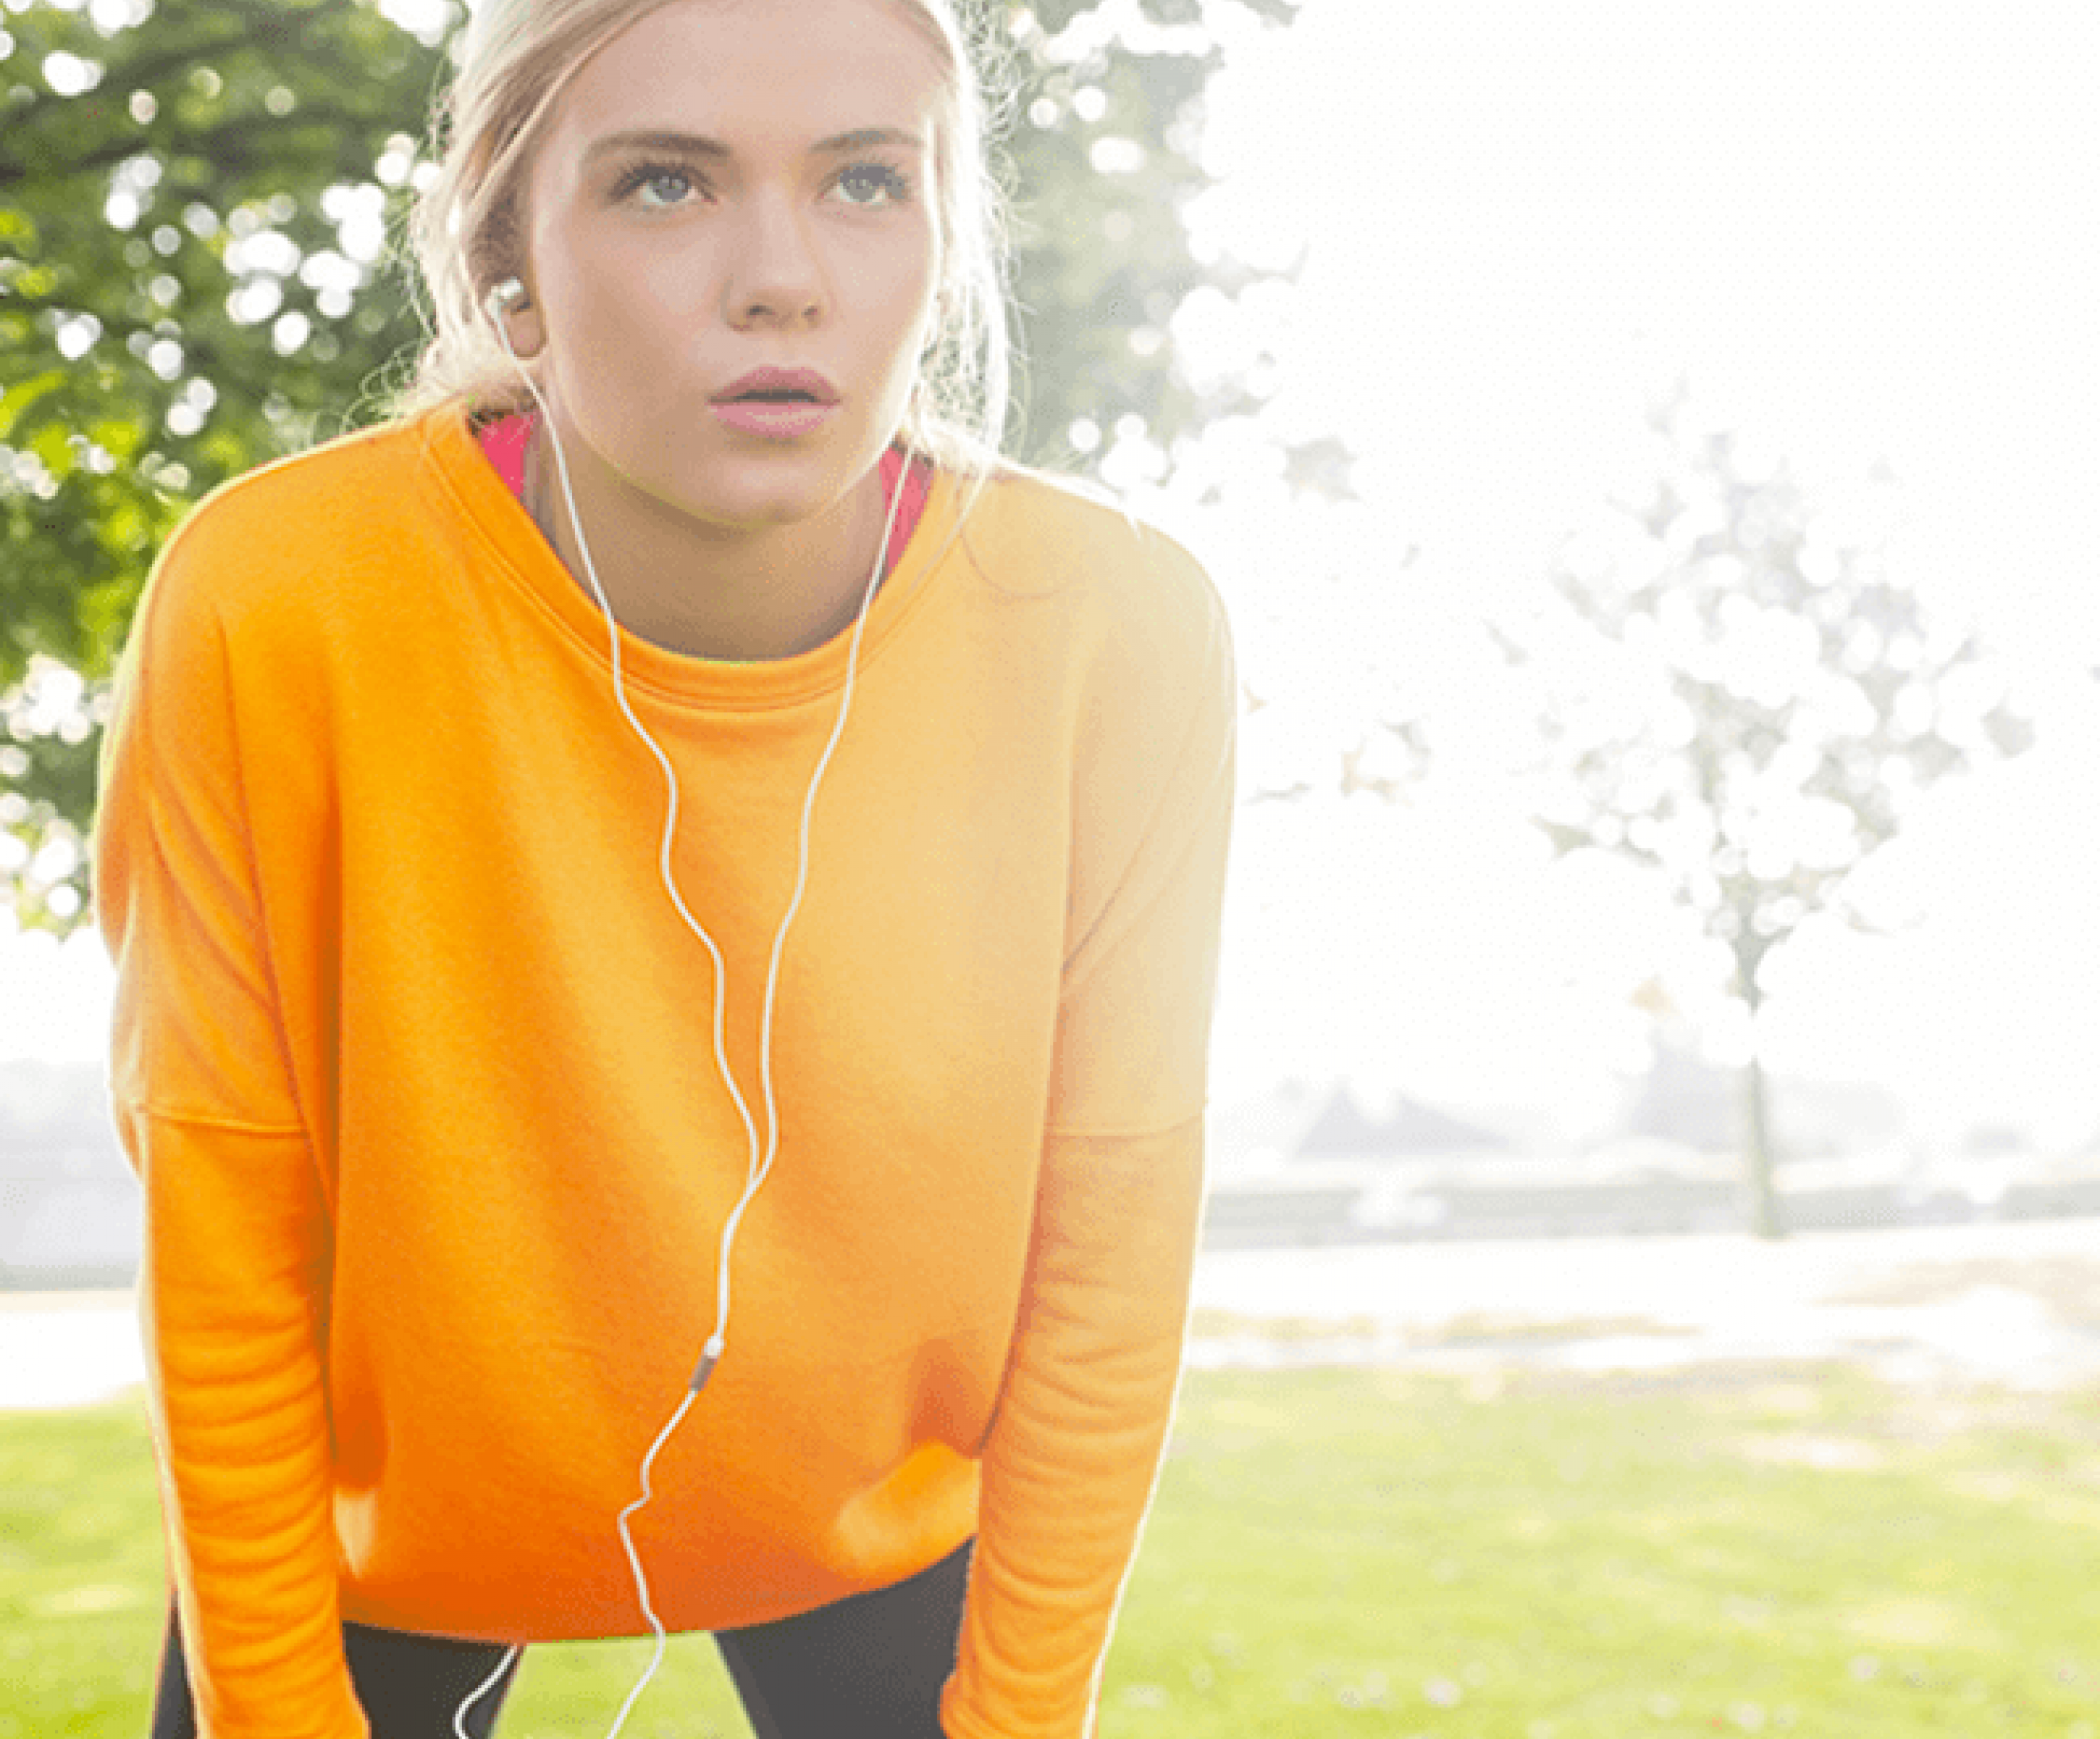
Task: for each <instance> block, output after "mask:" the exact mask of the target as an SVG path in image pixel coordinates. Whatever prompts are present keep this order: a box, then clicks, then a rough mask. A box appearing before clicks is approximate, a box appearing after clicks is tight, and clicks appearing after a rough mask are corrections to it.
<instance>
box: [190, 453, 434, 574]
mask: <svg viewBox="0 0 2100 1739" xmlns="http://www.w3.org/2000/svg"><path fill="white" fill-rule="evenodd" d="M454 414H457V413H454ZM447 434H448V422H447V417H446V413H425V414H423V415H421V416H417V417H412V418H406V419H403V420H399V421H395V422H386V423H381V424H377V425H375V426H372V427H370V428H365V429H360V430H353V431H351V432H350V433H347V434H345V435H338V436H337V437H335V438H334V439H331V440H328V441H324V442H323V443H321V444H319V445H317V446H314V447H311V448H307V449H306V450H305V451H303V452H298V453H293V454H291V455H289V456H288V457H284V458H280V459H275V460H271V461H269V462H267V463H266V464H263V465H261V466H258V467H257V468H256V469H255V470H251V471H248V472H245V473H244V474H241V475H240V476H238V477H236V478H234V479H232V480H231V481H230V482H227V483H222V484H221V485H219V487H218V488H216V489H214V490H213V491H212V492H210V494H209V495H207V496H205V498H204V499H203V500H202V501H200V502H199V503H198V504H197V505H196V507H195V508H193V509H192V510H191V511H190V513H189V514H188V517H187V518H185V519H183V523H182V524H181V525H180V526H179V527H178V528H177V529H176V532H175V534H174V536H173V537H172V538H170V540H169V541H168V544H167V545H166V547H165V549H164V550H162V552H161V558H160V563H159V567H160V568H161V570H162V571H163V572H165V571H167V570H170V569H175V570H180V571H182V572H184V573H185V574H186V575H196V576H204V577H205V579H206V580H208V583H210V585H212V586H213V587H214V589H217V590H218V591H220V592H222V593H223V594H235V593H237V592H238V591H240V589H241V588H242V587H243V586H244V585H274V586H281V585H285V584H286V583H287V582H288V581H290V580H296V579H301V578H304V577H306V576H310V575H312V574H315V573H317V572H323V571H325V570H327V569H329V568H332V567H336V568H339V567H342V566H344V565H345V564H346V563H354V562H355V560H356V559H357V558H358V557H359V555H360V553H362V552H366V551H373V552H377V551H381V550H385V549H386V547H388V546H389V545H394V546H395V547H396V548H397V550H398V547H399V540H400V538H401V536H402V534H403V533H404V531H405V530H406V528H407V525H406V522H408V520H409V519H412V517H414V516H415V515H417V514H418V513H421V512H426V511H427V509H426V506H425V505H424V504H425V503H426V501H427V499H428V487H427V479H428V477H429V476H430V472H431V470H432V466H433V463H434V457H435V455H436V454H437V453H438V452H439V449H440V448H442V447H443V444H444V440H445V437H446V435H447ZM189 583H192V584H195V583H199V582H198V581H197V580H191V581H190V582H189Z"/></svg>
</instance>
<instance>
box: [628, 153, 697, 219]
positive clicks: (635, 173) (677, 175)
mask: <svg viewBox="0 0 2100 1739" xmlns="http://www.w3.org/2000/svg"><path fill="white" fill-rule="evenodd" d="M698 191H699V184H698V183H696V182H695V180H694V179H693V177H692V176H691V175H690V174H688V173H687V172H686V170H682V169H673V168H669V167H668V166H664V165H662V164H654V163H645V164H642V165H640V166H637V167H636V168H633V169H631V170H628V172H627V173H626V174H624V175H622V176H621V177H620V181H619V183H618V185H617V186H615V188H614V189H613V197H614V198H615V199H629V198H634V199H637V200H638V202H639V203H640V204H641V205H643V206H644V207H646V209H648V210H654V211H660V210H663V209H664V207H666V206H668V205H680V204H682V203H683V202H684V201H686V199H687V198H688V197H690V196H691V195H693V194H694V193H695V192H698Z"/></svg>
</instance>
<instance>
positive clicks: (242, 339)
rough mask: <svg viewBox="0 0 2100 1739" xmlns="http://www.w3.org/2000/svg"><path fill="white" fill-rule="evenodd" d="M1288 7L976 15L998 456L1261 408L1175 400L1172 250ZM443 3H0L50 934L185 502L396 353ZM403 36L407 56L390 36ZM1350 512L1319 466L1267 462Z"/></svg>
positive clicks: (80, 876)
mask: <svg viewBox="0 0 2100 1739" xmlns="http://www.w3.org/2000/svg"><path fill="white" fill-rule="evenodd" d="M1294 6H1295V0H1100V3H1096V4H1087V3H1079V0H1032V3H1021V0H988V3H986V4H984V5H982V6H981V7H979V8H978V9H977V13H976V14H975V16H976V18H977V23H978V24H979V27H980V29H981V30H982V32H983V33H984V34H985V38H986V47H987V49H988V50H989V51H990V53H991V54H992V55H993V56H994V58H995V59H998V60H1003V61H1004V62H1006V63H1007V64H1008V83H1009V84H1010V86H1012V88H1013V90H1014V91H1015V92H1016V96H1015V112H1014V113H1013V114H1012V116H1011V117H1008V119H1009V128H1008V156H1009V157H1010V159H1011V172H1012V182H1013V183H1014V185H1015V187H1016V188H1017V200H1016V212H1015V237H1014V239H1015V254H1016V258H1015V288H1016V291H1017V298H1018V300H1019V302H1020V303H1021V311H1022V314H1021V326H1022V333H1021V337H1022V341H1023V343H1022V347H1023V351H1024V353H1025V355H1026V368H1025V371H1024V376H1023V378H1024V382H1025V385H1024V388H1023V391H1022V395H1021V401H1020V403H1019V404H1017V407H1016V411H1015V416H1014V419H1013V422H1012V425H1011V431H1010V439H1009V445H1010V447H1011V448H1012V450H1013V451H1015V452H1017V453H1019V454H1020V455H1021V457H1024V458H1026V459H1028V460H1030V461H1035V462H1037V463H1042V464H1047V465H1049V466H1054V467H1057V468H1061V469H1066V470H1079V471H1092V472H1094V473H1095V474H1097V475H1099V476H1101V478H1102V479H1103V480H1104V481H1105V482H1107V483H1109V484H1110V486H1111V487H1118V486H1122V485H1124V484H1127V483H1128V482H1129V481H1131V480H1132V479H1140V478H1142V477H1145V476H1147V475H1149V474H1154V473H1155V472H1156V471H1157V470H1159V469H1162V468H1163V467H1164V466H1165V465H1166V464H1167V462H1168V457H1167V456H1168V455H1169V454H1171V452H1172V451H1173V449H1174V448H1175V446H1176V443H1177V442H1178V441H1180V439H1183V438H1184V437H1185V436H1186V435H1189V434H1190V433H1191V432H1192V431H1193V430H1196V429H1198V428H1199V427H1200V426H1202V425H1204V424H1205V423H1206V422H1210V421H1211V420H1213V419H1217V418H1220V417H1230V416H1246V415H1247V414H1248V413H1250V412H1251V411H1252V410H1253V409H1255V408H1258V406H1259V404H1260V395H1259V392H1258V391H1256V390H1255V388H1256V386H1259V385H1260V382H1249V381H1248V380H1233V381H1228V382H1207V383H1205V385H1204V386H1202V388H1201V389H1200V390H1199V389H1198V387H1196V386H1192V385H1191V384H1189V382H1187V381H1186V380H1185V378H1184V377H1182V376H1181V375H1180V373H1177V371H1176V367H1175V364H1174V358H1173V352H1172V347H1171V344H1170V342H1169V338H1168V330H1169V326H1170V324H1171V321H1172V320H1173V317H1174V315H1175V312H1176V310H1177V309H1178V308H1179V307H1180V306H1181V304H1182V303H1183V302H1185V300H1186V299H1187V298H1188V297H1189V295H1190V294H1193V292H1194V291H1195V290H1197V289H1198V288H1199V287H1202V288H1207V289H1208V290H1209V291H1211V293H1213V294H1218V295H1221V296H1225V297H1229V298H1237V297H1240V296H1242V295H1243V294H1246V292H1247V291H1248V290H1249V289H1251V288H1253V287H1255V285H1258V284H1259V283H1260V281H1261V280H1260V277H1259V275H1257V274H1255V273H1253V272H1251V271H1246V270H1245V269H1242V268H1241V267H1237V266H1236V265H1234V264H1233V263H1232V262H1231V261H1229V260H1224V259H1219V260H1211V261H1207V262H1200V263H1199V262H1198V261H1197V260H1196V259H1195V258H1193V255H1192V254H1191V251H1190V249H1189V241H1188V236H1187V233H1186V232H1185V228H1184V227H1183V225H1182V223H1181V221H1180V208H1181V206H1182V205H1183V204H1184V202H1185V201H1186V200H1187V199H1188V198H1189V196H1192V195H1193V193H1194V192H1197V191H1198V190H1199V189H1200V188H1202V187H1203V186H1204V185H1205V184H1206V177H1205V175H1204V173H1203V171H1202V167H1201V166H1200V164H1199V162H1198V160H1197V157H1196V155H1195V152H1196V145H1197V139H1198V128H1199V126H1200V121H1201V115H1202V92H1203V89H1204V86H1205V84H1206V82H1207V80H1208V78H1209V77H1210V76H1211V73H1212V72H1213V71H1215V68H1217V66H1218V65H1219V64H1220V53H1221V51H1220V29H1226V28H1231V27H1234V26H1237V27H1240V28H1259V27H1260V26H1262V25H1263V24H1268V25H1273V24H1279V23H1281V22H1282V21H1284V20H1287V19H1288V18H1289V17H1290V15H1291V13H1292V11H1293V8H1294ZM462 17H463V13H462V12H461V10H460V8H459V7H458V6H457V4H456V3H454V0H211V3H210V4H198V3H196V0H158V3H157V4H156V3H155V0H0V901H3V902H5V903H8V904H11V906H12V907H13V910H14V912H15V916H16V918H17V919H18V920H20V921H21V922H23V923H24V924H27V925H42V926H44V927H46V928H50V929H60V930H63V929H68V928H70V927H72V926H73V925H76V924H77V923H78V922H80V921H81V920H82V918H83V917H84V916H85V911H86V868H85V865H84V863H83V862H82V850H81V840H82V834H83V832H84V830H85V829H86V825H87V823H88V819H89V816H90V813H91V810H92V806H93V798H94V792H93V784H94V768H95V753H96V748H97V745H98V739H99V723H100V718H101V716H102V709H103V708H104V705H105V704H106V692H107V682H108V676H109V673H110V670H111V667H112V664H113V660H114V657H115V655H116V653H117V650H118V648H119V647H120V646H121V642H122V638H123V635H124V632H125V629H126V625H127V624H128V622H129V620H130V612H131V609H132V607H133V605H134V603H135V601H136V599H137V597H138V594H139V587H140V586H141V585H142V584H143V580H144V577H145V574H146V571H147V569H148V566H149V564H150V563H151V561H152V556H153V553H154V551H155V550H157V548H158V547H159V545H160V544H161V541H163V540H164V539H165V536H167V534H168V533H169V532H170V530H171V529H172V528H173V527H174V524H175V523H176V522H177V521H178V520H179V519H180V518H181V516H182V514H183V513H184V512H185V511H186V510H188V507H189V506H190V505H191V504H192V503H193V502H194V501H196V498H197V497H199V496H200V495H201V494H202V493H203V492H205V491H206V490H208V489H210V488H213V487H214V486H215V485H216V484H218V483H220V482H222V481H223V480H225V479H227V478H229V477H232V476H233V475H235V474H238V473H239V472H240V471H243V470H247V469H249V467H251V466H254V465H255V464H257V463H258V462H261V461H263V460H265V459H267V458H269V457H273V456H275V455H277V454H280V453H282V452H289V451H292V450H294V449H296V448H298V447H301V446H303V445H306V444H309V443H310V442H311V441H312V440H314V439H318V438H322V437H325V436H327V435H333V434H334V433H337V432H338V431H339V430H343V429H346V428H348V427H350V426H354V425H355V424H356V423H357V422H360V421H363V420H366V419H367V418H368V417H369V416H371V415H373V414H376V413H377V412H378V411H380V410H381V409H382V408H384V405H385V403H386V397H387V392H388V389H389V387H390V385H391V384H392V383H393V382H394V381H395V380H396V379H398V377H399V374H400V372H401V371H403V370H404V369H406V368H407V367H408V365H409V364H410V362H411V360H412V355H413V353H414V351H415V349H416V347H417V345H418V343H419V342H420V339H421V327H420V324H419V322H418V320H417V316H416V312H415V309H414V305H413V301H412V296H411V294H410V293H409V289H408V281H407V278H406V275H405V273H404V271H401V270H399V268H398V266H396V265H390V241H391V240H392V238H394V237H395V236H398V235H399V226H400V223H401V219H402V218H403V215H404V207H405V204H406V201H407V200H408V196H409V192H410V189H411V188H412V185H413V184H414V182H415V180H416V178H417V174H418V172H419V169H420V167H421V166H422V164H423V161H424V159H425V158H426V156H427V150H426V144H425V143H424V134H425V130H426V119H427V116H428V113H429V110H430V103H431V99H432V97H433V95H434V94H435V91H436V90H438V89H439V87H440V86H441V84H442V82H443V72H444V66H445V58H446V47H447V44H448V41H449V39H450V38H451V35H452V32H453V31H454V30H455V29H457V25H458V24H459V22H460V20H461V18H462ZM410 25H413V26H415V28H414V29H411V28H409V26H410ZM1282 462H1283V463H1285V464H1286V466H1288V467H1289V468H1290V472H1291V474H1292V475H1293V477H1294V478H1295V479H1298V480H1299V481H1300V482H1302V483H1304V486H1306V487H1308V488H1321V489H1325V490H1328V491H1330V492H1337V493H1339V492H1343V490H1345V489H1346V487H1347V485H1346V477H1345V466H1346V455H1345V454H1344V453H1343V452H1342V451H1341V449H1339V448H1338V447H1336V446H1335V444H1332V443H1328V442H1317V443H1312V444H1306V445H1304V446H1300V447H1297V448H1291V449H1290V450H1288V451H1287V452H1285V453H1284V454H1283V456H1282Z"/></svg>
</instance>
